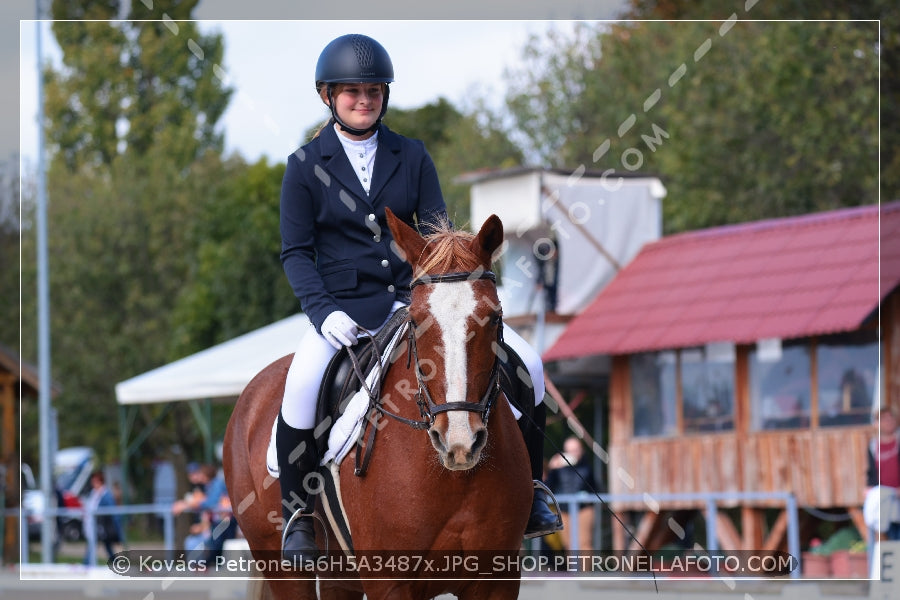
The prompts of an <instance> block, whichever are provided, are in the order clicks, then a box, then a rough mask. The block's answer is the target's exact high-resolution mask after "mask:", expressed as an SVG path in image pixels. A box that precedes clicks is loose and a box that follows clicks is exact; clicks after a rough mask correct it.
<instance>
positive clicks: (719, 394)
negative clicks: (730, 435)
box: [681, 345, 734, 433]
mask: <svg viewBox="0 0 900 600" xmlns="http://www.w3.org/2000/svg"><path fill="white" fill-rule="evenodd" d="M681 397H682V416H683V418H684V431H685V432H688V433H689V432H710V431H730V430H733V429H734V346H733V345H732V346H730V352H725V353H712V352H709V351H708V349H705V348H696V349H689V350H682V351H681Z"/></svg>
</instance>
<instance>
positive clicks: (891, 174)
mask: <svg viewBox="0 0 900 600" xmlns="http://www.w3.org/2000/svg"><path fill="white" fill-rule="evenodd" d="M741 4H742V3H739V2H738V3H734V4H731V3H723V2H720V1H719V0H701V1H699V2H694V1H692V2H688V1H686V0H631V2H630V5H631V6H630V9H629V11H628V12H627V13H626V14H625V17H626V18H632V19H704V18H705V19H709V18H713V19H727V18H729V17H730V15H731V14H732V13H735V14H738V15H739V16H740V17H741V18H752V19H811V20H815V19H834V20H849V19H855V20H866V19H868V20H872V19H880V20H881V23H880V40H879V44H878V47H877V48H876V49H875V53H876V54H877V56H878V58H879V59H880V67H881V79H880V84H881V85H880V87H881V94H880V95H881V102H880V108H881V114H880V117H881V127H880V129H881V130H880V135H881V156H880V165H881V195H882V199H883V200H894V199H897V198H900V28H898V26H897V23H898V22H900V6H898V4H897V3H896V2H890V1H889V0H866V1H863V2H843V1H841V0H825V1H817V2H809V1H806V2H790V3H783V2H759V3H754V4H752V5H751V4H750V3H747V4H744V5H743V6H741ZM745 11H746V12H745ZM872 26H874V23H873V24H872Z"/></svg>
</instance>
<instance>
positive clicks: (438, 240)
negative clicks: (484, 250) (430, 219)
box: [413, 218, 481, 278]
mask: <svg viewBox="0 0 900 600" xmlns="http://www.w3.org/2000/svg"><path fill="white" fill-rule="evenodd" d="M424 237H425V241H426V244H425V250H423V252H422V256H420V257H419V259H418V260H419V261H420V262H418V263H417V264H415V265H413V266H414V268H415V274H414V278H417V277H422V276H423V275H435V274H438V273H452V272H454V271H474V270H475V269H477V268H478V267H479V265H480V264H481V259H480V258H479V257H478V255H477V254H476V253H475V252H474V251H473V250H472V241H473V240H474V239H475V235H474V234H472V233H469V232H468V231H459V230H454V229H453V226H452V225H451V223H450V221H449V220H448V219H446V218H445V219H442V220H441V221H439V222H437V223H428V225H427V232H426V234H425V236H424ZM423 257H424V259H423Z"/></svg>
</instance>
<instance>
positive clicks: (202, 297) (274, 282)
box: [173, 159, 298, 356]
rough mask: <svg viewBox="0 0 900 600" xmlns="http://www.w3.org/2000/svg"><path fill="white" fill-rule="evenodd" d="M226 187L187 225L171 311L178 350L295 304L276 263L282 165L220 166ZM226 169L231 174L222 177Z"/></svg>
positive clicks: (238, 330) (226, 335) (231, 333)
mask: <svg viewBox="0 0 900 600" xmlns="http://www.w3.org/2000/svg"><path fill="white" fill-rule="evenodd" d="M224 171H225V172H224V173H223V174H222V175H223V177H225V178H227V180H228V185H227V186H222V188H221V189H220V190H218V194H216V195H213V196H207V197H206V200H207V204H206V205H205V206H203V207H201V209H200V210H201V212H202V213H203V218H202V219H199V220H196V221H194V222H193V223H191V227H192V228H193V230H192V233H191V239H192V242H191V245H192V247H193V248H194V249H195V256H194V260H193V261H192V265H191V273H190V275H189V282H190V285H188V286H185V287H184V288H183V289H182V292H181V294H180V295H179V297H178V302H177V304H176V306H175V312H174V315H173V321H174V323H173V325H174V328H173V334H174V335H173V338H174V339H173V344H174V349H175V354H177V355H179V356H183V355H186V354H190V353H192V352H197V351H199V350H202V349H205V348H207V347H210V346H212V345H215V344H218V343H220V342H223V341H226V340H228V339H231V338H233V337H235V336H237V335H240V334H242V333H246V332H247V331H251V330H253V329H255V328H257V327H261V326H263V325H267V324H269V323H271V322H272V321H273V320H276V319H279V318H283V317H286V316H289V315H290V314H292V313H295V312H296V311H297V309H298V305H297V300H296V299H295V298H294V296H293V293H292V292H291V289H290V286H288V284H287V280H286V278H285V276H284V273H283V271H282V267H281V258H280V255H281V238H280V236H279V198H280V190H281V178H282V176H283V175H284V165H283V164H280V165H276V166H269V165H268V164H267V163H266V161H265V159H263V160H261V161H260V162H258V163H256V164H254V165H251V166H249V167H246V166H244V165H243V164H242V163H241V162H240V161H239V160H238V159H232V160H231V161H229V162H228V163H226V164H225V165H224ZM229 173H230V174H231V175H230V176H229V175H227V174H229Z"/></svg>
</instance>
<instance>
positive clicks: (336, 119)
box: [327, 83, 391, 135]
mask: <svg viewBox="0 0 900 600" xmlns="http://www.w3.org/2000/svg"><path fill="white" fill-rule="evenodd" d="M333 89H334V86H333V84H330V83H329V84H328V88H327V90H328V91H327V94H328V107H329V108H330V109H331V117H332V118H333V119H334V122H335V123H337V124H338V127H340V128H341V131H346V132H347V133H349V134H350V135H365V134H367V133H369V132H370V131H375V130H376V129H378V126H379V125H381V119H382V118H383V117H384V113H386V112H387V107H388V98H389V97H390V95H391V86H389V85H387V84H385V86H384V100H383V101H382V103H381V114H380V115H378V118H377V119H375V122H374V123H372V126H371V127H369V128H368V129H357V128H356V127H350V126H349V125H347V124H346V123H344V122H343V121H342V120H341V118H340V117H339V116H338V114H337V110H336V109H335V108H334V97H333V96H332V93H331V92H332V90H333Z"/></svg>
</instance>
